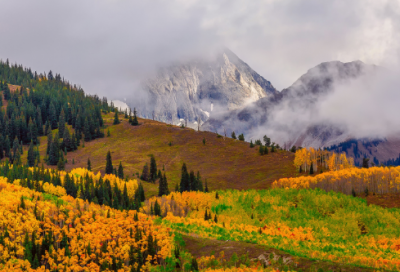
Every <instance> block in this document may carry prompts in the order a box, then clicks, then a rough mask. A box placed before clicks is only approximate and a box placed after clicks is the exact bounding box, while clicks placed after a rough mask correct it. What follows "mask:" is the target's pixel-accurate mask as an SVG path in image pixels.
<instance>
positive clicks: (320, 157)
mask: <svg viewBox="0 0 400 272" xmlns="http://www.w3.org/2000/svg"><path fill="white" fill-rule="evenodd" d="M294 165H295V166H296V168H297V169H299V172H303V171H304V172H308V171H309V170H310V167H311V165H313V170H314V172H317V171H318V168H319V167H321V168H324V169H329V170H330V171H337V170H342V169H347V168H352V167H354V160H353V158H347V157H346V154H345V153H342V154H336V153H334V152H330V151H327V150H321V149H314V148H312V147H310V148H302V149H299V150H297V151H296V155H295V159H294Z"/></svg>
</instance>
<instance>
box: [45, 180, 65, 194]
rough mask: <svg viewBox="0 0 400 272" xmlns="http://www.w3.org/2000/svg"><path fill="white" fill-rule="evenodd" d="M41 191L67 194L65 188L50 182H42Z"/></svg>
mask: <svg viewBox="0 0 400 272" xmlns="http://www.w3.org/2000/svg"><path fill="white" fill-rule="evenodd" d="M43 191H45V192H46V193H48V194H52V195H55V196H65V195H67V191H66V190H65V188H64V187H61V186H54V185H53V184H51V183H47V182H45V183H44V184H43Z"/></svg>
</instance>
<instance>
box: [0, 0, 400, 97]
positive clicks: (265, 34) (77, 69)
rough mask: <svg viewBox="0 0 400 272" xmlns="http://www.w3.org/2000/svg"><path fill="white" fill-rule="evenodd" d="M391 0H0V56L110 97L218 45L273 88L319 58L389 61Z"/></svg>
mask: <svg viewBox="0 0 400 272" xmlns="http://www.w3.org/2000/svg"><path fill="white" fill-rule="evenodd" d="M399 3H400V1H398V0H354V1H352V0H337V1H322V0H303V1H299V0H286V1H285V0H264V1H261V0H252V1H238V0H223V1H216V0H178V1H175V0H166V1H161V0H149V1H123V0H95V1H94V0H68V1H54V0H35V1H32V0H19V1H17V0H9V1H6V0H0V9H1V12H0V13H1V14H0V37H1V39H0V58H1V59H6V58H9V59H10V61H12V62H18V63H22V64H23V65H25V66H29V67H31V68H32V69H34V70H38V71H49V70H50V69H51V70H53V72H57V73H61V75H62V76H64V77H65V78H66V79H68V80H70V81H71V82H73V83H77V84H80V85H81V86H82V87H83V88H84V89H85V91H86V92H89V93H97V94H99V95H106V96H107V97H109V98H116V97H117V96H118V95H120V94H126V93H128V92H133V91H134V90H135V88H136V87H135V86H136V84H137V82H138V81H139V80H140V79H141V78H143V77H145V76H146V75H147V73H149V72H151V71H152V70H153V69H154V68H155V67H157V66H160V65H165V64H167V63H169V62H171V61H175V60H184V59H189V58H192V57H194V56H199V55H203V54H208V53H210V52H212V51H213V50H215V48H218V47H219V46H226V47H228V48H230V49H231V50H232V51H233V52H235V53H236V54H237V55H238V56H239V57H240V58H241V59H242V60H244V61H245V62H247V63H248V64H249V65H250V66H251V67H252V68H253V69H254V70H256V71H257V72H258V73H259V74H261V75H262V76H263V77H265V78H266V79H268V80H270V81H271V82H272V84H273V85H274V86H275V87H276V88H277V89H278V90H281V89H282V88H285V87H288V86H289V85H291V84H292V83H293V82H294V81H295V80H296V79H297V78H298V77H300V76H301V75H302V74H303V73H305V72H306V71H307V70H308V69H310V68H311V67H313V66H315V65H317V64H319V63H321V62H324V61H331V60H340V61H343V62H347V61H353V60H362V61H364V62H367V63H374V64H377V65H381V66H386V67H390V66H392V65H397V64H398V60H399V52H400V51H399V43H400V35H399V33H400V31H399V29H400V4H399Z"/></svg>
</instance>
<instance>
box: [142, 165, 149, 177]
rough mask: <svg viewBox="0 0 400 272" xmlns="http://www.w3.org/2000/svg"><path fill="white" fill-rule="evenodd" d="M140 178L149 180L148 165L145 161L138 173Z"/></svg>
mask: <svg viewBox="0 0 400 272" xmlns="http://www.w3.org/2000/svg"><path fill="white" fill-rule="evenodd" d="M140 179H141V180H144V181H149V166H148V165H147V163H146V164H145V165H144V166H143V170H142V174H141V175H140Z"/></svg>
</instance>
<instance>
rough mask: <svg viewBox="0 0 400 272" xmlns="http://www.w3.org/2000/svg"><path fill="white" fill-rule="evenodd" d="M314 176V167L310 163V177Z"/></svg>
mask: <svg viewBox="0 0 400 272" xmlns="http://www.w3.org/2000/svg"><path fill="white" fill-rule="evenodd" d="M313 174H314V165H313V163H311V166H310V175H313Z"/></svg>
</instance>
